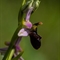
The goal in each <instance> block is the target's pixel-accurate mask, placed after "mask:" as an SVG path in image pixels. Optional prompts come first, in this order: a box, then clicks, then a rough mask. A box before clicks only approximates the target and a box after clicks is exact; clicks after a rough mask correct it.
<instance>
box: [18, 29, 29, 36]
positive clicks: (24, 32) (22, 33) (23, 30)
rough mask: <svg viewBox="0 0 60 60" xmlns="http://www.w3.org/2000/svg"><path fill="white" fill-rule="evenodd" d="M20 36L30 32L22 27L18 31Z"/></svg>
mask: <svg viewBox="0 0 60 60" xmlns="http://www.w3.org/2000/svg"><path fill="white" fill-rule="evenodd" d="M18 36H28V32H27V31H25V29H24V28H22V29H21V30H20V31H19V32H18Z"/></svg>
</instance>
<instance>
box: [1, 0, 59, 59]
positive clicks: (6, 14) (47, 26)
mask: <svg viewBox="0 0 60 60" xmlns="http://www.w3.org/2000/svg"><path fill="white" fill-rule="evenodd" d="M21 3H22V0H0V47H4V46H5V45H4V42H5V41H10V40H11V38H12V36H13V33H14V31H15V29H16V28H17V26H18V12H19V9H20V6H21ZM59 10H60V1H59V0H41V4H40V6H39V8H38V9H37V10H36V11H35V12H34V13H33V14H32V16H31V22H32V23H35V22H38V21H42V22H43V25H42V26H39V27H38V33H39V34H40V35H41V36H42V40H41V43H42V45H41V47H40V49H38V50H35V49H34V48H33V47H32V45H31V43H30V39H29V37H23V39H22V41H21V43H20V45H21V47H22V49H23V50H24V53H23V55H22V56H23V58H24V59H25V60H60V43H59V42H60V41H59V39H60V38H59V33H60V28H59V26H60V24H59V22H60V16H59V15H60V13H59V12H60V11H59ZM1 58H2V57H1V55H0V60H1Z"/></svg>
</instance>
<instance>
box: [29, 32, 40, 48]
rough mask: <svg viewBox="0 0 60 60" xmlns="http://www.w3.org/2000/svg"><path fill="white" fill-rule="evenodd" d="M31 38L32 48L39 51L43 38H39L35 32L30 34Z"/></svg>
mask: <svg viewBox="0 0 60 60" xmlns="http://www.w3.org/2000/svg"><path fill="white" fill-rule="evenodd" d="M29 36H30V42H31V44H32V46H33V47H34V48H35V49H39V48H40V46H41V36H39V35H38V34H36V33H35V32H32V33H30V34H29Z"/></svg>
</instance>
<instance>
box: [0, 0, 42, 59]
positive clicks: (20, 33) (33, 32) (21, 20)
mask: <svg viewBox="0 0 60 60" xmlns="http://www.w3.org/2000/svg"><path fill="white" fill-rule="evenodd" d="M39 3H40V1H39V0H36V1H35V0H31V1H28V2H27V3H26V4H22V5H23V7H22V9H21V10H20V12H19V16H18V28H17V30H16V31H15V33H14V35H13V38H12V40H11V42H10V43H8V42H7V43H5V45H7V47H5V48H0V53H1V54H4V55H5V56H4V58H3V60H14V59H18V60H24V59H23V58H22V57H21V55H22V53H23V52H22V49H21V47H20V46H19V43H20V41H21V39H22V37H24V36H30V42H31V44H32V46H33V47H34V48H35V49H39V47H40V46H41V38H42V37H41V36H40V35H38V33H37V26H38V25H42V22H38V23H35V24H32V23H31V22H30V16H31V14H32V13H33V12H34V11H35V10H36V8H37V7H38V6H39ZM24 14H26V16H24ZM22 25H23V26H24V27H21V26H22ZM10 52H11V53H10ZM12 52H13V54H12ZM21 52H22V53H21ZM8 54H10V55H9V56H7V55H8Z"/></svg>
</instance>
